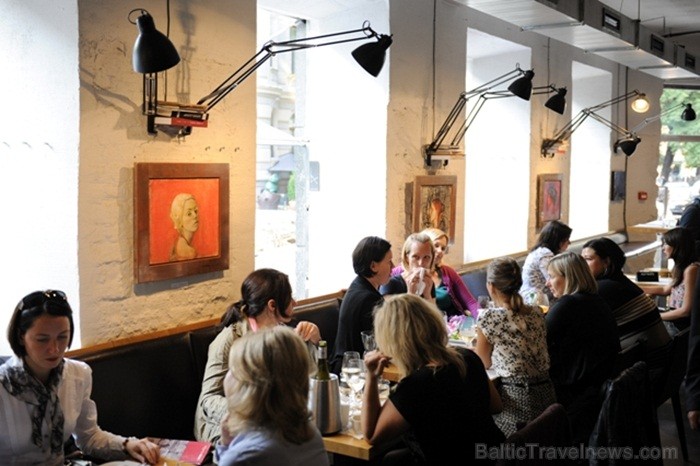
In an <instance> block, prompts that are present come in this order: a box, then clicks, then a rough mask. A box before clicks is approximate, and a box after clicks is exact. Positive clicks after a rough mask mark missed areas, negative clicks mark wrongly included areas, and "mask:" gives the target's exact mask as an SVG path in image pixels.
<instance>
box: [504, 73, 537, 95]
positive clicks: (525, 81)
mask: <svg viewBox="0 0 700 466" xmlns="http://www.w3.org/2000/svg"><path fill="white" fill-rule="evenodd" d="M534 77H535V72H534V71H532V70H527V71H525V72H524V73H523V76H522V77H520V78H518V79H516V80H515V81H513V82H512V83H510V86H508V90H509V91H510V92H512V93H513V94H514V95H517V96H518V97H520V98H521V99H524V100H530V96H531V95H532V78H534Z"/></svg>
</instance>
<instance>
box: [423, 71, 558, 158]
mask: <svg viewBox="0 0 700 466" xmlns="http://www.w3.org/2000/svg"><path fill="white" fill-rule="evenodd" d="M516 76H520V77H518V78H517V79H515V80H514V81H513V82H512V83H511V84H510V85H509V86H508V89H507V90H505V89H504V90H493V89H494V88H496V87H498V86H500V85H502V84H505V83H506V82H508V81H510V80H511V79H513V78H514V77H516ZM534 76H535V73H534V71H533V70H522V69H521V68H520V66H519V65H516V67H515V69H514V70H512V71H509V72H508V73H506V74H503V75H501V76H499V77H497V78H495V79H492V80H491V81H488V82H486V83H484V84H482V85H481V86H478V87H476V88H474V89H472V90H470V91H465V92H462V93H461V94H460V95H459V97H458V98H457V102H456V103H455V104H454V106H453V107H452V110H450V113H449V114H448V115H447V118H446V119H445V122H444V123H443V124H442V126H441V127H440V129H439V130H438V132H437V134H436V135H435V138H434V139H433V141H432V142H431V143H430V144H427V145H426V146H424V147H423V158H424V160H425V165H426V166H428V167H430V166H432V163H433V161H434V160H440V161H442V163H443V165H447V162H448V159H449V158H451V157H463V156H464V152H463V151H462V150H461V149H460V143H461V142H462V140H463V139H464V135H465V134H466V133H467V130H468V129H469V127H470V126H471V124H472V123H473V122H474V119H475V118H476V116H477V114H478V113H479V111H480V110H481V107H483V105H484V103H486V101H487V100H489V99H500V98H505V97H520V98H521V99H524V100H530V96H532V95H533V94H535V95H536V94H550V93H552V92H554V93H556V94H555V95H554V96H552V97H550V98H549V99H548V100H547V102H546V103H545V107H547V108H549V109H550V110H554V111H555V112H557V113H560V114H561V113H564V109H565V108H566V98H565V96H566V88H563V87H562V88H557V87H556V86H554V85H553V84H549V85H547V86H536V87H533V86H532V78H534ZM474 97H478V100H477V102H476V103H475V104H474V106H473V107H471V109H470V110H469V113H468V114H467V115H466V117H465V119H464V121H463V122H462V123H461V124H460V125H459V126H458V128H457V130H455V132H454V137H453V138H452V140H451V141H450V142H449V144H447V145H444V142H445V138H446V137H447V135H448V134H450V132H452V128H453V127H454V126H455V124H456V123H457V120H458V119H459V116H460V114H461V112H462V110H464V107H465V106H466V104H467V102H468V101H469V100H470V99H472V98H474Z"/></svg>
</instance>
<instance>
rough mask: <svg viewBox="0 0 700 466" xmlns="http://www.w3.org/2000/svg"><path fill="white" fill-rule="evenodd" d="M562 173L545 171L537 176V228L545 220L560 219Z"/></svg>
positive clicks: (539, 227) (543, 224)
mask: <svg viewBox="0 0 700 466" xmlns="http://www.w3.org/2000/svg"><path fill="white" fill-rule="evenodd" d="M563 178H564V175H562V174H561V173H546V174H543V175H538V176H537V229H538V230H541V229H542V227H543V226H545V224H546V223H547V222H550V221H552V220H560V219H561V199H562V189H563V182H562V181H563Z"/></svg>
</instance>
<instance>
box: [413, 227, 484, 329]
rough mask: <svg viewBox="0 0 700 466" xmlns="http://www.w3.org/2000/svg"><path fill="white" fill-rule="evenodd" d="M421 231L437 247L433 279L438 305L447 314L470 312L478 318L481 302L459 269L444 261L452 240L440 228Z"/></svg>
mask: <svg viewBox="0 0 700 466" xmlns="http://www.w3.org/2000/svg"><path fill="white" fill-rule="evenodd" d="M421 233H423V234H426V235H428V237H429V238H430V241H432V242H433V247H434V248H435V260H434V261H433V274H432V279H433V284H434V286H435V303H436V304H437V307H438V308H439V309H440V310H441V311H442V312H444V313H445V314H447V316H454V315H464V314H465V313H467V312H468V313H469V314H471V315H472V317H474V318H475V319H476V318H477V317H478V316H479V304H478V303H477V302H476V299H474V295H472V294H471V292H470V291H469V288H467V285H465V284H464V282H463V281H462V278H461V277H460V276H459V274H458V273H457V271H456V270H455V269H453V268H452V267H450V266H449V265H447V264H445V263H444V262H443V258H444V257H445V254H446V253H447V245H448V244H449V242H450V238H449V236H447V233H445V232H444V231H442V230H440V229H438V228H426V229H425V230H423V231H421Z"/></svg>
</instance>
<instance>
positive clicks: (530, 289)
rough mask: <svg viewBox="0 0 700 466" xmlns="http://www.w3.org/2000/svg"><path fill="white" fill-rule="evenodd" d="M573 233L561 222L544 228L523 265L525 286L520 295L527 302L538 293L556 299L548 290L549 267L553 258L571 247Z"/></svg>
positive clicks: (553, 222)
mask: <svg viewBox="0 0 700 466" xmlns="http://www.w3.org/2000/svg"><path fill="white" fill-rule="evenodd" d="M571 231H572V230H571V228H570V227H569V226H568V225H566V224H564V223H562V222H560V221H559V220H552V221H551V222H549V223H547V224H546V225H545V226H544V228H542V231H541V232H540V236H539V238H538V239H537V243H535V245H534V246H533V247H532V250H531V251H530V254H528V255H527V258H525V263H524V264H523V286H522V287H521V288H520V295H521V296H522V297H523V298H524V299H525V300H526V302H530V301H531V295H536V294H537V293H544V294H545V295H547V297H548V298H549V299H552V298H554V296H553V295H552V292H551V291H550V290H549V288H547V279H548V278H549V275H548V273H547V265H548V264H549V261H550V260H551V259H552V257H554V256H555V255H556V254H559V253H562V252H564V251H566V249H567V248H568V247H569V244H570V243H571V241H570V240H569V239H570V238H571Z"/></svg>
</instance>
